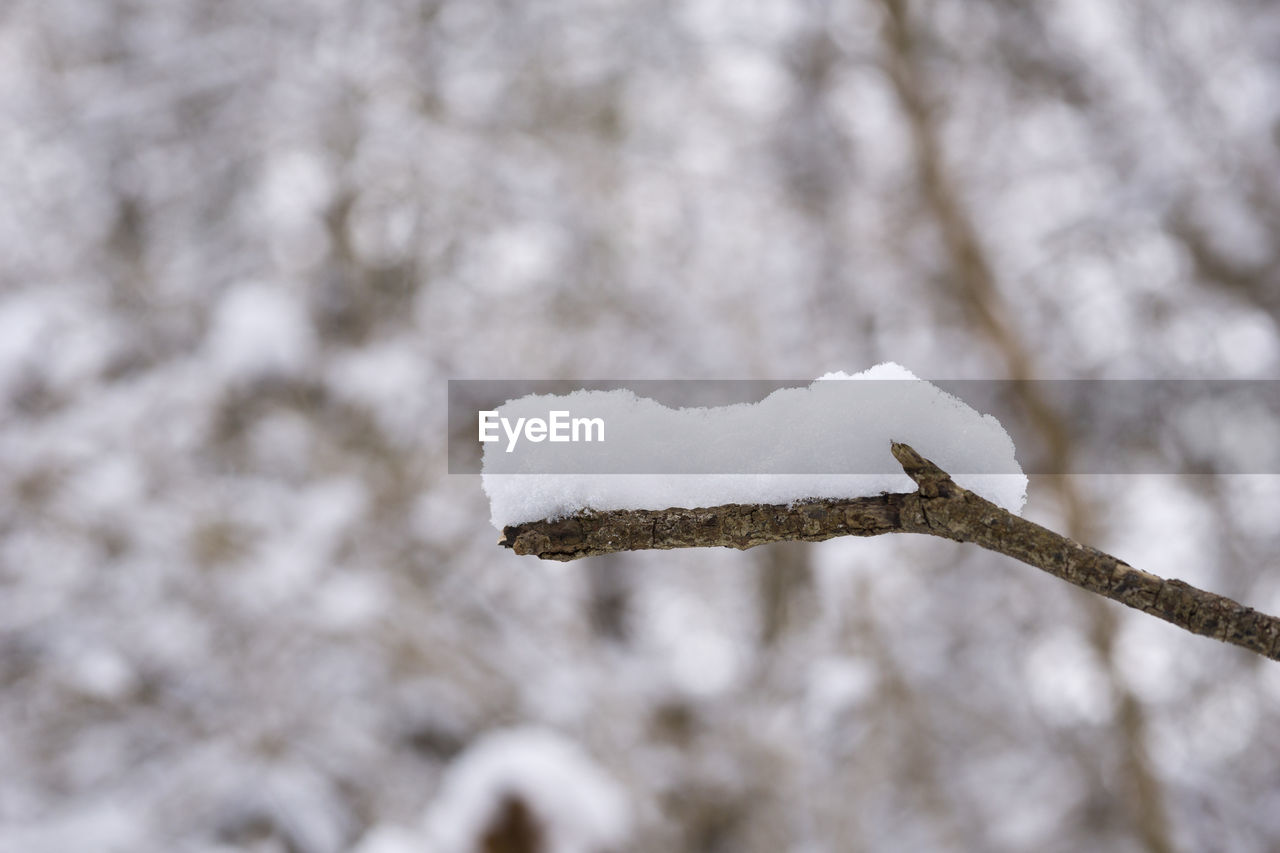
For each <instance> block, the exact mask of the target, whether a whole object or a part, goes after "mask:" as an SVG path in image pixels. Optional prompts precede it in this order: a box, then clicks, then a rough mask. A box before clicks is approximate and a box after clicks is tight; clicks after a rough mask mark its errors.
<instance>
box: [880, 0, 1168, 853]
mask: <svg viewBox="0 0 1280 853" xmlns="http://www.w3.org/2000/svg"><path fill="white" fill-rule="evenodd" d="M881 2H882V4H883V7H884V9H885V11H886V13H887V15H886V22H885V28H884V33H885V55H886V60H885V61H886V64H887V67H888V71H889V76H890V79H891V80H892V82H893V86H894V89H895V91H896V92H897V94H898V99H899V101H900V103H901V105H902V109H903V112H904V113H905V115H906V118H907V122H908V125H909V127H910V132H911V138H912V140H913V144H914V150H915V160H916V171H917V174H918V175H919V179H920V184H921V191H922V193H923V195H924V197H925V200H926V202H927V204H928V205H929V207H930V209H931V210H932V212H933V217H934V219H935V221H936V222H937V225H938V228H939V230H940V231H941V234H942V239H943V243H944V244H945V247H946V250H947V252H948V254H949V255H950V259H951V268H952V272H953V275H954V279H955V283H956V285H957V288H956V290H957V292H958V294H959V295H960V297H961V302H962V305H963V307H964V308H965V309H967V310H968V311H969V312H970V313H971V314H972V315H973V316H974V318H975V320H976V323H977V325H978V327H979V329H980V330H981V331H982V333H983V334H984V335H985V336H986V337H987V338H988V339H989V340H990V341H991V342H992V343H994V344H995V346H996V348H997V349H998V351H999V352H1000V354H1001V356H1002V357H1003V359H1004V361H1005V364H1006V368H1007V370H1008V374H1009V378H1011V379H1018V380H1021V379H1033V378H1035V375H1036V371H1035V369H1034V367H1033V362H1032V358H1031V356H1030V354H1029V351H1028V349H1027V347H1026V346H1025V344H1024V343H1023V341H1022V339H1021V337H1020V335H1019V334H1018V331H1017V329H1016V328H1015V327H1014V326H1013V325H1012V324H1011V323H1010V322H1009V320H1008V308H1007V305H1006V304H1005V302H1004V300H1003V298H1002V296H1001V293H1000V288H999V286H998V284H997V281H996V277H995V273H994V271H993V266H992V264H991V261H990V259H989V258H988V255H987V252H986V249H985V247H984V246H983V245H982V242H981V240H980V239H979V237H978V233H977V229H976V227H975V225H974V223H973V220H972V218H971V217H970V216H969V215H968V212H967V211H966V210H965V208H964V205H963V203H962V201H961V198H960V193H959V190H958V188H957V186H956V181H955V180H954V179H953V177H952V175H951V173H950V170H949V168H948V164H947V162H946V157H945V154H944V151H943V147H942V142H941V135H940V133H939V132H938V128H937V126H936V123H935V121H934V117H933V113H932V110H931V106H930V95H931V93H930V90H929V87H928V85H927V84H926V83H925V81H924V79H923V74H924V71H923V68H922V66H921V63H920V62H919V56H918V53H917V51H916V33H915V30H914V24H913V22H912V20H911V15H910V10H909V9H908V3H907V0H881ZM1015 385H1016V386H1017V388H1018V389H1019V392H1020V402H1021V404H1022V406H1023V407H1024V408H1025V409H1026V411H1027V413H1028V415H1029V416H1030V418H1031V421H1032V423H1034V424H1035V426H1036V429H1037V432H1038V433H1039V435H1040V437H1041V438H1042V440H1043V441H1044V442H1045V446H1046V450H1047V453H1048V456H1049V458H1050V463H1051V464H1050V467H1049V468H1048V470H1051V471H1059V472H1064V473H1063V476H1059V477H1055V478H1053V482H1054V484H1055V486H1056V488H1057V490H1058V492H1059V497H1060V499H1061V501H1062V504H1063V506H1064V508H1065V510H1066V515H1067V532H1068V535H1070V536H1074V537H1077V538H1079V539H1082V540H1088V539H1089V538H1092V536H1091V534H1092V530H1091V525H1090V523H1089V508H1088V506H1087V505H1086V503H1085V501H1084V500H1083V499H1082V497H1081V495H1080V493H1079V490H1078V489H1077V488H1076V485H1075V483H1074V481H1073V480H1072V479H1071V478H1070V477H1068V476H1066V475H1065V472H1066V471H1069V470H1070V465H1069V461H1070V457H1071V441H1070V436H1069V434H1068V432H1067V429H1066V427H1065V424H1064V422H1063V420H1062V419H1061V418H1060V417H1059V416H1058V415H1057V413H1056V412H1054V411H1053V408H1052V406H1050V405H1049V404H1048V402H1047V401H1046V400H1045V399H1044V397H1043V396H1042V395H1041V394H1040V393H1039V392H1038V390H1037V388H1036V386H1035V383H1033V382H1017V383H1015ZM1084 606H1085V607H1086V608H1088V611H1089V617H1090V621H1091V622H1092V629H1093V630H1092V632H1091V640H1092V642H1093V645H1094V648H1095V649H1096V650H1097V652H1098V655H1099V658H1100V659H1101V660H1102V661H1103V662H1104V664H1105V667H1106V672H1107V675H1108V679H1109V681H1110V682H1111V687H1112V689H1113V691H1114V692H1115V694H1116V696H1117V697H1118V698H1119V704H1120V709H1121V713H1120V719H1119V720H1118V723H1119V724H1120V725H1119V727H1118V728H1117V730H1116V734H1117V735H1118V736H1119V738H1120V739H1121V741H1122V747H1121V751H1122V753H1123V754H1124V755H1125V756H1126V757H1127V760H1126V762H1125V773H1126V775H1127V777H1128V783H1129V784H1128V785H1127V786H1126V787H1127V788H1128V792H1127V793H1128V795H1129V802H1130V803H1131V805H1132V808H1133V811H1134V815H1133V817H1132V822H1133V824H1134V828H1135V830H1136V832H1137V834H1138V835H1139V836H1140V837H1141V838H1142V841H1143V844H1144V846H1145V847H1146V849H1147V850H1148V851H1151V853H1168V851H1171V850H1172V849H1173V848H1172V843H1171V841H1170V839H1169V828H1168V819H1167V817H1166V815H1165V806H1164V802H1163V801H1164V796H1163V792H1162V791H1161V788H1160V784H1159V781H1158V780H1157V779H1156V778H1155V776H1154V775H1153V772H1152V770H1151V767H1150V763H1149V762H1148V761H1147V760H1146V756H1145V746H1144V744H1145V742H1146V720H1145V716H1144V714H1143V712H1142V708H1141V706H1140V705H1139V704H1138V702H1137V699H1136V697H1135V696H1134V695H1133V691H1132V690H1131V689H1130V687H1129V685H1128V684H1127V683H1126V681H1125V680H1124V679H1123V678H1122V677H1121V675H1120V673H1119V671H1118V670H1117V669H1116V665H1115V658H1114V649H1115V643H1116V620H1115V615H1114V614H1113V613H1110V612H1108V611H1107V610H1106V608H1105V607H1104V605H1102V603H1101V602H1099V601H1097V600H1096V599H1090V600H1088V601H1086V603H1085V605H1084ZM1118 801H1120V802H1122V801H1123V800H1118Z"/></svg>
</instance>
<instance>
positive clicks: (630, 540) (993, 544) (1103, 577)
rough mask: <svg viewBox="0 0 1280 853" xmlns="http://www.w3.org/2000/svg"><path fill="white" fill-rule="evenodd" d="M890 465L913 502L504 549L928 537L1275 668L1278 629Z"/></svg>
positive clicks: (610, 528)
mask: <svg viewBox="0 0 1280 853" xmlns="http://www.w3.org/2000/svg"><path fill="white" fill-rule="evenodd" d="M893 455H894V457H895V458H897V460H898V462H899V463H901V464H902V467H903V470H905V471H906V472H907V475H908V476H910V477H911V479H912V480H914V481H915V483H916V486H917V490H916V491H915V492H913V493H910V494H884V495H877V496H875V497H865V498H852V499H848V500H820V501H809V502H804V503H797V504H795V505H794V506H787V505H785V504H760V505H756V504H726V505H724V506H717V507H706V508H699V509H682V508H679V507H673V508H670V509H664V510H618V511H614V512H584V513H580V514H578V515H574V516H571V517H569V518H564V519H559V520H555V521H532V522H529V523H527V524H520V525H514V526H511V527H507V528H505V529H504V530H503V538H502V540H501V542H500V543H499V544H501V545H503V546H505V547H507V548H511V549H512V550H514V551H515V552H516V553H517V554H522V555H532V556H535V557H540V558H542V559H544V560H561V561H568V560H576V559H579V558H581V557H592V556H598V555H600V554H612V553H615V552H618V551H640V550H646V549H651V548H660V549H667V548H701V547H713V546H720V547H727V548H738V549H746V548H753V547H755V546H756V545H763V544H765V543H768V542H781V541H797V540H798V541H807V542H819V541H822V540H824V539H831V538H834V537H836V536H878V535H880V534H882V533H927V534H929V535H931V536H941V537H943V538H945V539H953V540H955V541H957V542H971V543H973V544H975V545H978V546H980V547H982V548H986V549H988V550H990V551H995V552H997V553H1000V554H1005V555H1006V556H1009V557H1013V558H1014V559H1016V560H1021V561H1022V562H1024V563H1026V564H1027V565H1030V566H1035V567H1036V568H1038V569H1042V570H1044V571H1046V572H1048V573H1049V574H1051V575H1054V576H1055V577H1059V578H1062V579H1063V580H1065V581H1067V582H1069V583H1073V584H1075V585H1076V586H1078V587H1081V588H1083V589H1087V590H1089V591H1090V592H1096V593H1098V594H1099V595H1102V596H1105V597H1107V598H1110V599H1112V600H1113V601H1118V602H1120V603H1121V604H1125V605H1128V606H1129V607H1132V608H1134V609H1136V610H1141V611H1143V612H1144V613H1150V614H1151V615H1153V616H1158V617H1159V618H1161V619H1164V620H1165V621H1167V622H1172V623H1173V624H1174V625H1177V626H1178V627H1180V628H1184V629H1186V630H1188V631H1191V632H1193V633H1196V634H1202V635H1204V636H1206V637H1213V638H1214V639H1217V640H1222V641H1223V642H1226V643H1231V644H1233V645H1236V646H1240V647H1242V648H1246V649H1249V650H1250V651H1253V652H1257V653H1258V654H1261V655H1265V656H1266V657H1269V658H1271V659H1273V660H1280V619H1277V618H1276V617H1274V616H1268V615H1266V614H1265V613H1259V612H1258V611H1256V610H1254V609H1253V608H1251V607H1245V606H1244V605H1242V604H1239V603H1237V602H1235V601H1232V600H1231V599H1229V598H1226V597H1225V596H1221V595H1216V594H1214V593H1211V592H1206V591H1204V590H1202V589H1197V588H1196V587H1194V586H1191V585H1190V584H1188V583H1185V582H1183V581H1180V580H1165V579H1164V578H1161V577H1158V576H1156V575H1153V574H1151V573H1149V572H1144V571H1142V570H1141V569H1135V568H1134V567H1133V566H1130V565H1129V564H1128V563H1126V562H1124V561H1123V560H1120V559H1117V558H1116V557H1113V556H1111V555H1110V554H1105V553H1103V552H1102V551H1099V550H1097V549H1096V548H1090V547H1088V546H1087V545H1081V544H1080V543H1078V542H1075V541H1073V540H1071V539H1068V538H1067V537H1065V536H1062V535H1060V534H1057V533H1054V532H1053V531H1052V530H1049V529H1048V528H1045V527H1041V526H1040V525H1038V524H1035V523H1034V522H1031V521H1027V520H1026V519H1024V518H1019V517H1018V516H1016V515H1014V514H1013V513H1011V512H1009V511H1008V510H1006V509H1003V508H1001V507H999V506H996V505H995V504H993V503H991V502H990V501H988V500H985V499H984V498H981V497H979V496H977V495H975V494H974V493H973V492H970V491H969V490H967V489H964V488H962V487H960V486H958V485H956V483H955V482H954V481H953V480H952V479H951V477H950V475H948V474H947V473H946V472H945V471H943V470H942V469H941V468H939V467H938V466H937V465H935V464H933V463H932V462H930V461H929V460H928V459H925V458H924V457H923V456H921V455H920V454H919V453H917V452H916V451H915V450H913V449H912V448H910V447H908V446H907V445H905V444H899V443H894V444H893Z"/></svg>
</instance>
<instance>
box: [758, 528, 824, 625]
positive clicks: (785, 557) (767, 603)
mask: <svg viewBox="0 0 1280 853" xmlns="http://www.w3.org/2000/svg"><path fill="white" fill-rule="evenodd" d="M759 578H760V580H759V587H760V596H759V600H760V644H761V645H762V646H766V647H767V646H773V645H774V644H776V643H777V642H778V640H780V639H781V638H782V637H784V636H785V635H786V633H787V632H788V631H789V630H791V628H793V627H794V626H795V624H796V623H799V622H803V621H804V617H805V616H806V615H812V610H813V599H812V592H813V567H812V559H811V554H810V545H809V543H807V542H779V543H777V544H775V545H770V546H769V547H768V548H764V549H762V550H761V551H760V559H759Z"/></svg>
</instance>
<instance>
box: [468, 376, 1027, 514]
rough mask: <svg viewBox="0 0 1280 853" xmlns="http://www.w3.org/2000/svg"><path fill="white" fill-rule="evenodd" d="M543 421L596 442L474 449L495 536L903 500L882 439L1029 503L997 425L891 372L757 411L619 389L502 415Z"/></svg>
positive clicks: (819, 386) (820, 384) (1006, 502)
mask: <svg viewBox="0 0 1280 853" xmlns="http://www.w3.org/2000/svg"><path fill="white" fill-rule="evenodd" d="M827 380H891V381H857V382H836V381H827ZM552 411H567V412H570V413H571V416H572V417H573V418H579V417H582V418H601V419H603V421H604V423H605V430H604V441H591V442H586V441H571V442H555V443H553V442H551V441H548V440H543V441H539V442H534V441H531V440H527V439H524V438H522V439H520V440H517V441H516V442H515V443H514V445H513V444H512V443H510V442H509V441H508V440H507V436H506V434H505V432H504V430H503V429H502V428H501V427H500V428H499V430H498V434H499V436H500V440H499V441H491V442H486V443H485V445H484V461H483V466H482V471H483V475H482V482H483V487H484V490H485V493H486V494H487V495H488V496H489V505H490V511H491V520H492V521H493V524H494V526H495V527H497V528H499V529H501V528H503V527H505V526H507V525H511V524H520V523H523V522H528V521H534V520H537V519H543V518H561V517H564V516H568V515H572V514H573V513H575V512H578V511H580V510H585V509H595V510H606V511H607V510H621V509H665V508H667V507H677V506H679V507H699V506H718V505H720V504H728V503H743V504H751V503H765V504H783V503H794V502H796V501H800V500H805V499H809V498H816V499H821V498H852V497H862V496H871V495H877V494H881V493H883V492H913V491H915V484H914V483H912V482H911V480H910V479H909V478H908V477H907V476H906V474H904V473H903V472H902V469H901V467H900V466H898V464H897V462H896V461H895V460H894V459H893V457H892V455H891V454H890V451H889V444H890V442H891V441H903V442H906V443H908V444H910V445H911V446H912V447H914V448H915V449H916V450H917V451H919V452H920V453H922V454H924V455H925V456H926V457H928V458H930V459H932V460H933V461H934V462H936V463H937V464H938V465H940V466H941V467H942V468H943V469H944V470H946V471H948V472H949V473H951V474H952V475H953V476H954V478H955V480H956V482H958V483H959V484H960V485H962V486H965V487H966V488H968V489H971V490H972V491H974V492H976V493H978V494H979V495H982V496H983V497H985V498H987V499H988V500H991V501H993V502H995V503H997V504H1000V505H1001V506H1004V507H1006V508H1008V509H1010V510H1012V511H1014V512H1020V511H1021V509H1022V505H1023V503H1024V502H1025V500H1026V487H1027V478H1026V476H1025V475H1024V474H1023V473H1022V469H1021V467H1019V465H1018V463H1017V460H1016V459H1015V458H1014V446H1013V441H1012V439H1010V437H1009V434H1008V433H1007V432H1005V430H1004V428H1003V427H1002V426H1001V425H1000V422H999V421H997V420H996V419H995V418H994V417H992V416H990V415H981V414H979V413H978V412H976V411H974V410H973V409H972V408H970V407H969V406H967V405H965V404H964V403H963V402H961V401H960V400H958V399H957V398H955V397H954V396H952V395H950V394H947V393H945V392H943V391H942V390H940V389H939V388H937V387H936V386H934V385H932V384H930V383H928V382H925V381H924V380H921V379H919V378H918V377H916V376H915V375H914V374H912V373H911V372H910V371H909V370H907V369H906V368H904V367H900V366H899V365H896V364H893V363H885V364H880V365H877V366H876V367H873V368H871V369H870V370H866V371H863V372H862V373H858V374H855V375H853V376H850V375H848V374H844V373H829V374H827V375H826V376H823V377H821V378H820V379H819V380H818V381H816V382H814V383H813V384H812V385H810V386H809V387H808V388H784V389H781V390H778V391H775V392H773V393H772V394H770V395H769V396H768V397H766V398H765V399H764V400H761V401H760V402H758V403H745V404H738V405H732V406H722V407H718V408H686V409H670V408H667V407H666V406H664V405H662V404H661V403H658V402H656V401H654V400H651V399H647V398H641V397H637V396H636V395H635V394H634V393H632V392H630V391H626V390H618V391H607V392H605V391H575V392H573V393H572V394H568V395H565V396H559V397H557V396H551V395H529V396H526V397H522V398H520V399H518V400H514V401H510V402H507V403H505V404H504V405H502V406H501V407H500V408H499V409H498V415H499V417H502V418H506V419H507V420H508V421H509V422H510V424H515V423H516V422H517V421H516V419H517V418H522V417H523V418H542V419H544V420H545V419H547V418H548V416H549V413H550V412H552ZM584 434H585V433H584ZM508 447H511V448H512V449H511V450H510V451H508ZM654 472H663V473H654ZM708 472H733V473H708Z"/></svg>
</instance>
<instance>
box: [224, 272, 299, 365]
mask: <svg viewBox="0 0 1280 853" xmlns="http://www.w3.org/2000/svg"><path fill="white" fill-rule="evenodd" d="M207 345H208V351H209V355H210V357H211V358H212V359H213V361H214V363H215V364H216V365H217V367H218V369H219V372H220V373H221V374H222V375H223V376H225V377H227V378H228V379H233V380H253V379H258V378H262V377H264V376H294V375H297V374H298V373H300V372H301V371H302V370H303V369H304V368H305V367H306V366H307V364H308V363H309V362H310V361H311V359H312V357H313V356H314V353H315V349H316V342H315V330H314V329H313V328H312V326H311V321H310V319H309V318H308V317H307V313H306V309H305V308H304V307H303V306H302V304H300V302H299V300H298V299H297V298H296V297H295V296H294V295H293V294H292V293H290V292H288V291H286V290H285V289H284V288H282V287H278V286H271V285H266V284H259V283H247V284H241V285H238V286H236V287H234V288H232V289H231V290H229V291H228V292H227V294H226V295H225V296H223V297H222V301H221V302H220V303H219V304H218V308H217V311H216V312H215V314H214V317H213V324H212V326H211V328H210V330H209V338H208V341H207Z"/></svg>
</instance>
